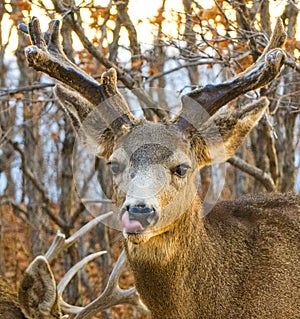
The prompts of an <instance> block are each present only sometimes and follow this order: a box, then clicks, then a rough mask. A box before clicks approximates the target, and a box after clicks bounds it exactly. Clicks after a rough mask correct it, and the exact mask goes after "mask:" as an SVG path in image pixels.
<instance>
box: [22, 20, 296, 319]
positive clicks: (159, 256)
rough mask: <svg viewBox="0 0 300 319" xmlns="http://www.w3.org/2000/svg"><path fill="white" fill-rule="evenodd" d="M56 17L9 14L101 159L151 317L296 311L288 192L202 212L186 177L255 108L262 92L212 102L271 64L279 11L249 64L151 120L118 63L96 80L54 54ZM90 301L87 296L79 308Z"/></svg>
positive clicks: (279, 34) (262, 80)
mask: <svg viewBox="0 0 300 319" xmlns="http://www.w3.org/2000/svg"><path fill="white" fill-rule="evenodd" d="M59 24H60V23H59V21H58V20H53V21H51V22H50V24H49V29H48V30H47V31H46V32H44V33H43V32H42V31H41V28H40V25H39V21H38V19H37V18H35V17H34V18H32V20H31V22H30V23H29V25H28V26H27V25H25V24H22V25H20V30H21V31H23V32H25V33H27V34H29V37H30V40H31V45H30V46H28V47H27V48H26V49H25V54H26V58H27V61H28V63H29V66H31V67H33V68H34V69H35V70H37V71H41V72H43V73H45V74H47V75H49V76H50V77H52V78H54V79H56V80H57V84H56V88H55V94H56V96H57V98H58V100H59V103H60V105H61V107H62V108H63V110H64V111H65V112H66V113H67V114H68V115H69V118H70V119H71V121H72V124H73V126H74V129H75V130H76V131H77V132H78V134H80V135H81V137H82V139H83V140H85V141H86V143H89V145H90V147H91V148H93V149H94V151H95V154H96V155H97V156H98V157H100V158H101V159H103V160H104V161H105V163H106V165H107V166H106V167H107V169H108V170H109V172H110V175H111V178H112V181H113V182H112V187H111V188H110V189H109V190H107V193H106V194H108V196H109V198H111V200H112V201H113V202H114V204H115V205H116V207H117V208H118V212H117V213H115V215H116V218H117V219H118V221H119V223H120V225H121V227H122V232H123V237H124V250H125V254H126V259H127V260H128V262H129V265H130V268H131V270H132V272H133V275H134V278H135V286H136V291H137V293H138V296H139V298H140V300H141V302H142V304H143V305H145V306H146V308H147V309H149V311H150V313H151V316H152V318H153V319H178V318H187V319H200V318H202V319H216V318H219V319H225V318H226V319H233V318H245V319H246V318H249V319H250V318H257V319H262V318H263V319H271V318H272V319H273V318H289V319H292V318H293V319H296V318H300V197H299V196H298V195H296V194H279V193H267V194H256V195H246V196H245V197H241V198H238V199H236V200H232V201H219V202H217V203H216V204H215V205H214V206H213V207H211V208H210V209H209V212H207V211H205V207H204V205H203V203H202V201H201V198H200V196H199V194H198V192H197V183H196V182H195V180H196V179H197V174H198V172H199V170H200V169H201V168H203V167H205V166H209V165H212V164H213V163H222V162H225V161H226V160H228V159H230V158H231V157H232V156H233V155H234V154H235V151H236V150H237V148H238V147H239V146H240V145H241V144H242V143H243V141H244V140H245V138H246V136H247V135H248V134H249V133H250V131H251V130H252V129H253V128H254V127H255V125H256V124H257V123H258V122H259V120H260V119H261V118H262V117H263V115H264V114H265V112H266V110H267V108H268V105H269V102H268V100H267V98H266V97H261V98H259V99H257V100H255V101H254V102H252V103H250V104H249V105H246V106H244V107H242V108H240V109H235V110H228V109H227V110H225V111H224V110H223V111H222V110H221V108H222V107H223V106H224V105H226V104H227V103H229V102H230V101H232V100H233V99H235V98H237V97H239V96H241V95H243V94H245V93H247V92H249V91H253V90H257V89H259V88H262V87H264V86H266V85H267V84H269V83H271V82H272V81H273V80H274V79H275V78H276V76H277V75H278V74H279V73H280V71H281V69H282V67H283V65H284V61H285V52H284V50H283V49H281V47H282V45H283V43H284V41H285V32H284V29H283V25H282V23H281V21H280V20H278V21H277V23H276V26H275V28H274V31H273V34H272V36H271V38H270V40H269V43H268V45H267V46H266V47H265V49H264V51H263V53H262V54H261V56H260V58H259V59H258V60H257V61H256V62H255V63H254V64H253V65H252V66H250V67H249V68H248V69H246V70H245V71H244V72H242V73H240V74H238V75H237V76H236V77H234V78H233V79H232V80H229V81H227V82H223V83H220V84H208V85H206V86H204V87H200V88H198V89H195V90H193V91H191V92H189V93H187V94H185V95H183V96H182V97H181V110H180V111H179V112H178V113H177V114H175V116H172V117H170V118H163V119H158V120H154V121H151V120H149V119H148V118H146V117H144V118H141V119H137V118H135V116H134V114H133V112H132V111H131V109H130V107H129V105H128V103H127V102H126V99H125V98H124V96H123V95H122V94H121V93H120V92H119V89H118V87H117V78H118V75H121V74H122V70H120V69H118V68H117V69H116V68H110V69H109V70H107V71H106V72H104V73H103V74H102V77H101V80H100V81H99V82H98V81H96V80H95V79H94V78H93V77H91V76H90V75H88V74H86V73H85V72H84V71H82V70H81V69H80V68H78V67H77V66H76V65H75V64H74V63H72V62H71V61H70V60H69V59H68V58H67V57H66V56H65V54H64V53H63V50H62V47H61V45H60V41H59ZM143 94H144V92H143V91H142V93H141V94H140V95H141V96H142V100H143V101H146V100H147V98H145V95H144V96H143ZM150 109H151V106H150ZM154 111H155V110H154ZM191 119H192V120H191ZM100 182H101V177H100ZM103 188H105V185H104V186H103ZM124 258H125V257H124V256H123V259H124ZM112 298H113V297H112ZM120 299H121V297H120ZM96 311H97V309H96V308H95V304H94V309H91V308H89V312H87V310H83V311H82V312H81V317H82V318H88V313H89V315H91V314H92V313H95V312H96Z"/></svg>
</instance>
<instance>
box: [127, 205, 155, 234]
mask: <svg viewBox="0 0 300 319" xmlns="http://www.w3.org/2000/svg"><path fill="white" fill-rule="evenodd" d="M127 211H128V218H129V220H131V221H133V220H135V221H138V222H139V223H140V224H141V225H142V226H143V227H144V228H145V227H147V226H149V225H150V224H152V225H154V224H155V223H156V222H157V220H158V215H157V212H156V210H155V209H154V208H153V207H149V206H146V205H144V204H140V205H135V206H129V207H128V210H127Z"/></svg>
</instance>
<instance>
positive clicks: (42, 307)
mask: <svg viewBox="0 0 300 319" xmlns="http://www.w3.org/2000/svg"><path fill="white" fill-rule="evenodd" d="M18 295H19V303H20V306H21V309H22V311H23V313H24V314H25V316H26V317H27V318H61V311H60V306H59V302H58V297H57V291H56V284H55V280H54V276H53V274H52V271H51V269H50V266H49V264H48V261H47V259H46V258H45V257H43V256H38V257H36V258H35V259H34V261H33V262H32V263H31V264H30V265H29V267H28V268H27V269H26V272H25V274H24V277H23V279H22V282H21V285H20V288H19V294H18Z"/></svg>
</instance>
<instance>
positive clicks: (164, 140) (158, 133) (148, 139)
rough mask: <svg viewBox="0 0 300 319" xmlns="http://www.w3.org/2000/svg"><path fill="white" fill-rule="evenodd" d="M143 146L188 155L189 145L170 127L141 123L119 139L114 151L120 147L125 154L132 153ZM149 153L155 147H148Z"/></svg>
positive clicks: (147, 122)
mask: <svg viewBox="0 0 300 319" xmlns="http://www.w3.org/2000/svg"><path fill="white" fill-rule="evenodd" d="M145 145H154V146H155V145H156V146H157V149H161V150H162V149H168V150H169V151H170V152H176V151H177V150H180V151H181V152H186V153H188V152H189V151H190V143H189V142H188V140H187V139H186V138H185V137H184V136H183V135H182V134H181V133H180V132H178V131H176V130H175V129H174V128H173V127H172V126H171V125H166V124H162V123H153V122H149V121H146V120H145V121H141V122H140V123H139V124H137V125H136V126H134V127H133V128H132V129H131V130H130V131H129V132H128V133H127V134H126V135H124V136H122V137H120V138H119V139H118V140H117V142H116V145H115V149H117V148H119V147H122V148H123V149H124V150H125V151H126V152H127V153H133V152H135V151H137V150H138V149H140V148H145ZM148 149H149V151H151V150H152V151H154V150H155V147H148Z"/></svg>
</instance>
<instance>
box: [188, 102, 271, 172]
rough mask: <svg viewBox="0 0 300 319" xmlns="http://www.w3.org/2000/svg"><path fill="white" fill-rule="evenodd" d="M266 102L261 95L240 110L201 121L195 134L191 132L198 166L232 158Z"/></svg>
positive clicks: (266, 105)
mask: <svg viewBox="0 0 300 319" xmlns="http://www.w3.org/2000/svg"><path fill="white" fill-rule="evenodd" d="M268 105H269V101H268V99H267V98H261V99H260V100H258V101H256V102H254V103H252V104H250V105H248V106H247V107H245V108H243V109H241V110H235V111H227V112H224V113H221V114H217V115H216V116H214V117H212V118H210V119H209V120H208V121H207V122H206V123H205V124H203V125H202V127H201V128H200V129H199V130H198V131H197V133H196V134H195V133H194V134H191V135H190V142H191V144H192V147H193V149H194V151H195V153H196V156H197V158H198V160H199V165H200V167H203V166H206V165H211V164H214V163H222V162H225V161H227V160H228V159H229V158H230V157H232V156H233V155H234V154H235V152H236V150H237V149H238V148H239V146H240V145H241V144H242V143H243V142H244V140H245V138H246V136H247V135H248V133H249V132H250V131H251V130H252V129H253V127H254V126H255V125H256V124H257V123H258V121H259V120H260V119H261V117H262V115H263V114H264V112H265V111H266V108H267V107H268Z"/></svg>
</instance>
